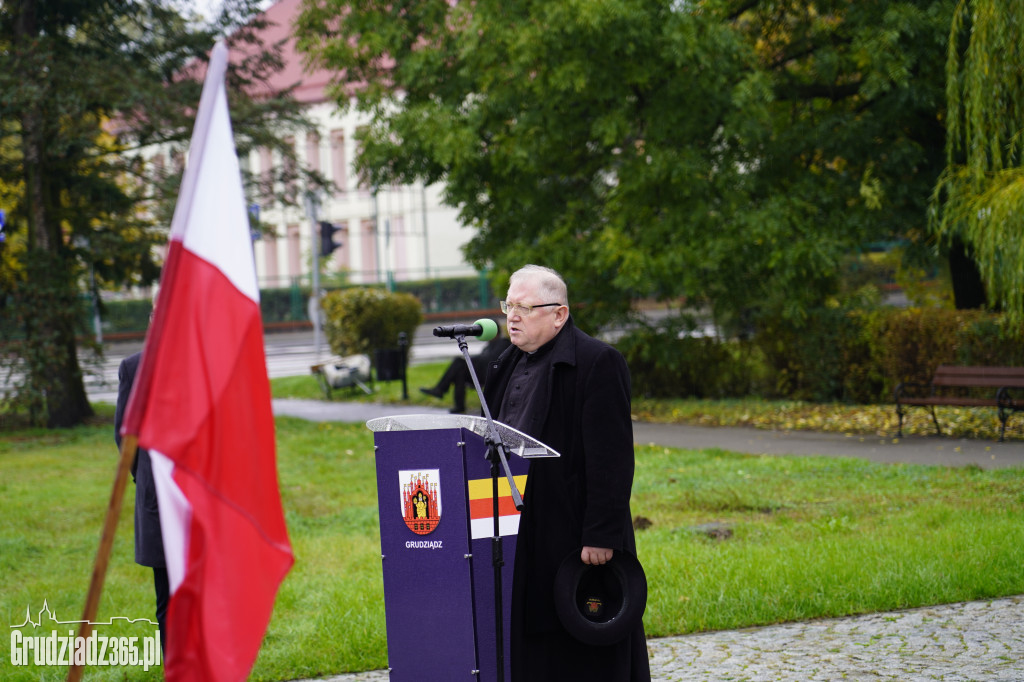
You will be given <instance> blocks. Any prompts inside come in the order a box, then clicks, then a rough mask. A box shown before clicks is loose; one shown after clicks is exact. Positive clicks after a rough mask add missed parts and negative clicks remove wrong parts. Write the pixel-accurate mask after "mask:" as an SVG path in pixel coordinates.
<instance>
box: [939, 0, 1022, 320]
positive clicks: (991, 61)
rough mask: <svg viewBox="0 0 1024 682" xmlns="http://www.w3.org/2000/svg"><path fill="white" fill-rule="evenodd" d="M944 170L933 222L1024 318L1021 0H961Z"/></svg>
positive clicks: (999, 299)
mask: <svg viewBox="0 0 1024 682" xmlns="http://www.w3.org/2000/svg"><path fill="white" fill-rule="evenodd" d="M946 71H947V85H946V98H947V106H948V117H949V118H948V123H947V142H946V158H947V161H946V169H945V171H944V173H943V174H942V176H941V177H940V179H939V182H938V184H937V186H936V189H935V193H934V195H933V202H934V203H933V208H934V210H933V213H932V221H931V227H932V229H933V231H934V232H935V233H936V234H937V235H938V236H939V237H940V238H941V239H943V240H948V241H949V242H952V241H953V240H956V239H959V240H960V241H962V242H963V244H964V245H965V246H966V248H967V250H968V252H969V254H970V255H971V257H972V258H973V260H974V262H975V263H976V264H977V267H978V271H979V273H980V275H981V278H982V281H983V282H984V285H985V288H986V294H987V299H988V304H989V305H990V306H991V307H993V308H996V309H1001V310H1002V311H1004V312H1005V313H1006V316H1007V318H1008V321H1011V322H1013V323H1016V324H1021V323H1024V157H1022V144H1024V22H1022V21H1021V18H1020V7H1019V5H1018V4H1017V3H1007V2H1003V1H1002V0H961V1H960V2H959V3H958V4H957V7H956V11H955V13H954V16H953V23H952V27H951V30H950V39H949V56H948V60H947V64H946Z"/></svg>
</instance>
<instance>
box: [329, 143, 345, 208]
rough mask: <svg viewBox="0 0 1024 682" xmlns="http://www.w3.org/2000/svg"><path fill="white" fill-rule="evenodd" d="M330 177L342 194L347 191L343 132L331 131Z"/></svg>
mask: <svg viewBox="0 0 1024 682" xmlns="http://www.w3.org/2000/svg"><path fill="white" fill-rule="evenodd" d="M331 174H332V175H331V179H332V180H334V184H335V185H337V186H338V191H339V192H341V193H342V194H344V193H345V192H347V191H348V164H347V163H346V160H345V133H343V132H342V131H340V130H332V131H331Z"/></svg>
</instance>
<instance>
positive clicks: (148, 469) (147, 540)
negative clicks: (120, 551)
mask: <svg viewBox="0 0 1024 682" xmlns="http://www.w3.org/2000/svg"><path fill="white" fill-rule="evenodd" d="M141 359H142V353H135V354H134V355H129V356H128V357H126V358H125V359H124V360H122V361H121V365H120V367H118V369H117V379H118V386H117V407H116V408H115V409H114V441H115V442H116V443H117V446H118V447H119V448H120V447H121V422H122V421H123V419H124V412H125V409H126V408H127V407H128V398H129V397H130V396H131V394H132V384H133V383H135V373H136V371H137V370H138V368H139V361H140V360H141ZM132 478H133V479H134V480H135V563H137V564H139V565H140V566H149V567H151V568H152V569H153V587H154V589H155V591H156V620H157V623H159V625H160V646H161V648H164V640H165V635H164V633H165V632H166V630H167V628H166V627H165V626H166V624H167V604H168V603H169V602H170V598H171V591H170V584H169V581H168V576H167V562H166V560H165V559H164V541H163V536H162V535H161V534H160V510H159V509H158V508H157V501H156V482H155V481H154V480H153V467H152V463H151V460H150V458H149V452H147V451H146V450H143V449H139V450H138V451H136V454H135V460H134V461H133V462H132Z"/></svg>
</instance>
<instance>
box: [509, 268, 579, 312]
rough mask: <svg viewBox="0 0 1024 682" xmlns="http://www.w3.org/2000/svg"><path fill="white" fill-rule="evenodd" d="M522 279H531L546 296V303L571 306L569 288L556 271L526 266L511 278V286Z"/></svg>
mask: <svg viewBox="0 0 1024 682" xmlns="http://www.w3.org/2000/svg"><path fill="white" fill-rule="evenodd" d="M520 279H529V280H532V281H534V282H536V283H537V286H538V287H539V288H540V293H541V294H542V295H543V296H544V298H545V300H544V301H543V302H544V303H561V304H562V305H565V306H567V305H569V287H567V286H566V285H565V280H564V279H562V276H561V275H560V274H558V272H557V271H556V270H553V269H551V268H546V267H544V266H543V265H524V266H523V267H521V268H519V269H518V270H516V271H515V272H513V273H512V276H511V277H509V279H508V283H509V286H512V283H513V282H516V281H517V280H520Z"/></svg>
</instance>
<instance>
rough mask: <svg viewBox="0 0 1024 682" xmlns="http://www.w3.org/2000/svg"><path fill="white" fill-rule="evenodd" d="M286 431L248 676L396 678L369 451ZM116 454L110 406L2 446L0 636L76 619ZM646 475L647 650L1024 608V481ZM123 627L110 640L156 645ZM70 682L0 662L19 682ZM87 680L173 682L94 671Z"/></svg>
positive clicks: (857, 474)
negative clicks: (1014, 599)
mask: <svg viewBox="0 0 1024 682" xmlns="http://www.w3.org/2000/svg"><path fill="white" fill-rule="evenodd" d="M443 366H444V365H443V364H438V365H436V366H433V367H429V366H424V369H422V374H418V373H417V372H414V373H413V376H411V377H410V383H409V390H410V402H416V403H422V404H433V405H438V406H441V405H446V404H447V403H444V402H442V401H436V400H435V399H432V398H428V397H426V396H423V395H422V394H420V393H419V391H418V387H419V386H421V385H423V386H426V385H431V384H432V383H433V380H434V379H436V377H437V375H438V374H439V372H440V370H441V369H443ZM413 369H414V370H416V369H417V368H413ZM300 380H308V381H300ZM292 383H294V385H295V386H298V387H300V389H301V390H306V388H307V384H309V383H311V384H312V390H311V392H310V395H307V396H306V397H318V396H319V393H318V391H319V389H318V388H317V387H316V384H315V382H314V381H313V380H312V378H311V377H296V378H293V379H288V380H275V382H274V392H275V395H277V396H281V395H282V394H287V395H294V392H295V391H297V390H300V389H296V388H288V384H292ZM282 384H284V386H283V385H282ZM378 388H380V389H381V391H380V393H378V394H377V395H375V396H374V397H373V398H369V397H368V398H367V399H374V400H394V399H395V395H392V396H390V397H388V396H387V395H382V394H383V393H384V392H385V391H391V392H392V393H394V394H397V397H398V398H400V397H401V396H400V390H401V389H400V386H399V385H398V384H397V382H394V383H391V384H387V385H383V384H378ZM345 397H347V396H345ZM665 409H666V410H669V411H671V410H672V409H681V408H678V407H666V408H665ZM699 409H701V410H705V411H707V410H708V409H711V408H706V407H701V408H699ZM732 409H747V410H749V409H750V408H749V405H747V406H743V405H740V406H739V408H737V406H736V405H735V404H734V405H732V406H729V405H728V404H723V405H722V406H721V407H720V408H719V412H718V414H719V417H718V418H721V419H724V418H725V417H724V416H723V415H726V413H727V412H728V411H729V410H732ZM275 421H276V425H277V441H278V466H279V471H280V478H281V494H282V498H283V502H284V507H285V510H286V515H287V521H288V527H289V532H290V535H291V539H292V544H293V547H294V551H295V556H296V563H295V566H294V568H293V569H292V571H291V573H290V574H289V575H288V577H287V578H286V580H285V582H284V584H283V585H282V587H281V590H280V592H279V594H278V599H277V603H276V608H275V612H274V616H273V619H272V621H271V623H270V626H269V628H268V630H267V635H266V640H265V643H264V645H263V648H262V649H261V652H260V656H259V658H258V660H257V662H256V666H255V668H254V670H253V673H252V676H251V677H252V679H254V680H288V679H295V678H303V677H317V676H326V675H329V674H332V673H340V672H345V671H358V670H370V669H379V668H383V667H385V666H386V664H387V651H386V635H385V628H384V607H383V592H382V587H381V577H380V547H379V536H378V516H377V499H376V485H375V477H374V461H373V436H372V434H371V433H370V432H369V431H368V430H367V429H366V428H365V426H363V425H362V424H337V423H325V424H317V423H310V422H306V421H302V420H298V419H291V418H278V419H276V420H275ZM116 456H117V455H116V451H115V448H114V443H113V437H112V409H111V408H109V407H108V406H100V415H99V417H97V419H96V420H94V422H93V423H91V424H89V425H86V426H82V427H79V428H75V429H69V430H60V431H47V430H28V429H26V430H13V431H7V432H5V433H3V434H2V435H0V471H2V472H3V476H2V477H0V500H2V502H0V575H2V580H3V585H4V588H3V590H2V591H0V621H2V622H6V623H7V624H8V625H16V624H19V623H22V622H23V621H24V619H25V612H26V609H27V608H29V607H31V608H32V609H33V611H38V609H40V608H41V607H42V603H43V601H44V600H46V602H47V605H48V606H49V607H50V608H51V609H52V610H53V611H55V612H56V614H57V617H58V618H59V619H61V620H74V619H77V618H79V617H80V614H81V611H82V608H83V604H84V600H85V594H86V591H87V588H88V582H89V573H90V571H91V567H92V561H93V558H94V555H95V552H96V547H97V544H98V541H99V532H100V528H101V526H102V521H103V515H104V512H105V509H106V505H107V501H108V498H109V495H110V486H111V482H112V479H113V474H114V467H115V463H116ZM636 461H637V469H636V479H635V483H634V493H633V514H634V517H635V518H636V523H637V525H638V528H639V530H638V531H637V544H638V551H639V554H640V558H641V561H642V562H643V564H644V567H645V570H646V572H647V577H648V581H649V585H650V595H649V600H648V606H647V612H646V614H645V617H644V622H645V626H646V629H647V633H648V635H649V636H651V637H661V636H666V635H673V634H681V633H690V632H699V631H706V630H715V629H722V628H737V627H746V626H752V625H761V624H767V623H776V622H783V621H790V620H798V619H808V618H817V617H823V616H841V615H848V614H856V613H865V612H876V611H887V610H892V609H897V608H906V607H913V606H922V605H931V604H940V603H947V602H953V601H961V600H970V599H985V598H994V597H1000V596H1006V595H1013V594H1021V593H1024V572H1022V571H1021V570H1020V566H1021V565H1022V564H1024V469H1009V470H996V471H984V470H981V469H978V468H976V467H963V468H944V467H925V466H911V465H889V464H876V463H870V462H865V461H860V460H851V459H834V458H813V457H767V456H765V457H753V456H745V455H737V454H734V453H728V452H723V451H720V450H715V449H712V450H704V451H691V450H678V449H672V448H663V447H657V446H638V447H637V450H636ZM132 501H133V488H132V487H131V486H129V491H128V495H127V496H126V498H125V508H124V511H123V513H122V522H121V524H120V526H119V529H118V535H117V539H116V542H115V545H114V554H113V557H112V559H111V563H110V569H109V572H108V576H107V582H106V588H105V590H104V593H103V599H102V601H101V605H100V612H99V616H100V619H101V620H105V619H107V618H109V617H114V616H124V617H132V618H140V617H151V614H152V601H153V597H152V586H151V573H150V571H149V569H145V568H142V567H140V566H137V565H135V564H134V562H133V553H132V522H131V518H132ZM711 524H713V525H711ZM118 628H119V629H110V630H105V631H106V632H108V634H122V633H123V634H126V635H132V634H142V633H137V632H134V631H132V630H130V627H129V626H118ZM43 634H48V630H44V633H43ZM65 676H66V670H65V669H63V668H34V667H27V668H13V667H12V666H11V665H10V655H9V653H8V654H5V655H4V656H2V657H0V679H3V680H25V681H28V680H63V679H64V678H65ZM86 679H87V680H124V679H127V680H159V679H161V676H160V670H159V669H157V670H151V671H149V672H148V673H147V672H143V671H142V670H141V669H136V668H130V667H110V668H100V667H96V668H90V669H89V670H88V671H87V677H86Z"/></svg>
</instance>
